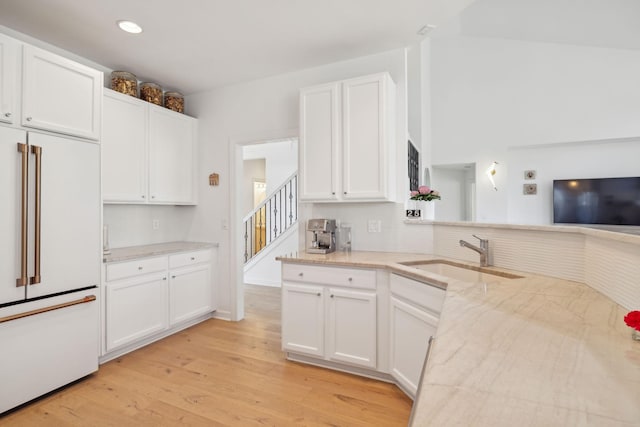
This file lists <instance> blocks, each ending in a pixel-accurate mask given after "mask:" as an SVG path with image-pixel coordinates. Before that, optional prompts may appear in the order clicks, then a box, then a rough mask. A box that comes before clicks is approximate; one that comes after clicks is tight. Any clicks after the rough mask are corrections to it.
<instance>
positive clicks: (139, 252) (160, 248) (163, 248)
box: [102, 242, 218, 263]
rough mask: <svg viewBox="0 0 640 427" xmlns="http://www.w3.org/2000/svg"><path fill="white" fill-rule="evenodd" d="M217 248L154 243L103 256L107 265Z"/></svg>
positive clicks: (199, 244)
mask: <svg viewBox="0 0 640 427" xmlns="http://www.w3.org/2000/svg"><path fill="white" fill-rule="evenodd" d="M215 247H218V244H217V243H204V242H167V243H154V244H151V245H140V246H128V247H125V248H112V249H111V253H110V254H105V255H103V258H102V261H103V262H105V263H110V262H118V261H128V260H132V259H138V258H147V257H150V256H156V255H166V254H171V253H179V252H188V251H197V250H200V249H208V248H215Z"/></svg>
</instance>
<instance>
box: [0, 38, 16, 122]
mask: <svg viewBox="0 0 640 427" xmlns="http://www.w3.org/2000/svg"><path fill="white" fill-rule="evenodd" d="M18 47H19V42H18V41H17V40H14V39H12V38H11V37H7V36H5V35H3V34H0V122H2V123H13V122H14V120H15V117H16V115H17V111H18V108H17V107H16V102H17V95H16V88H17V78H18V72H17V70H18V68H17V67H18V64H17V57H18V56H17V55H18V54H17V52H18Z"/></svg>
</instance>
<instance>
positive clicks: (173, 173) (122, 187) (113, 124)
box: [102, 89, 197, 205]
mask: <svg viewBox="0 0 640 427" xmlns="http://www.w3.org/2000/svg"><path fill="white" fill-rule="evenodd" d="M104 100H105V101H104V109H105V112H104V123H103V127H104V131H103V138H102V144H103V158H104V160H103V199H104V202H105V203H136V204H140V203H143V204H144V203H153V204H171V205H189V204H195V203H196V201H197V200H196V199H197V198H196V191H195V187H196V186H195V177H196V170H197V163H196V159H195V155H196V142H197V140H196V132H197V120H196V119H194V118H193V117H189V116H185V115H184V114H180V113H176V112H174V111H171V110H167V109H166V108H162V107H159V106H157V105H153V104H150V103H148V102H145V101H141V100H139V99H136V98H133V97H130V96H128V95H123V94H120V93H117V92H114V91H112V90H109V89H106V90H105V97H104Z"/></svg>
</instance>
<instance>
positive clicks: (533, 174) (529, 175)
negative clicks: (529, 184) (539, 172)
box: [524, 170, 536, 179]
mask: <svg viewBox="0 0 640 427" xmlns="http://www.w3.org/2000/svg"><path fill="white" fill-rule="evenodd" d="M524 179H536V171H534V170H528V171H524Z"/></svg>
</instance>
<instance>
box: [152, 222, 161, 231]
mask: <svg viewBox="0 0 640 427" xmlns="http://www.w3.org/2000/svg"><path fill="white" fill-rule="evenodd" d="M151 226H152V227H153V229H154V230H158V229H160V220H159V219H154V220H152V221H151Z"/></svg>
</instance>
